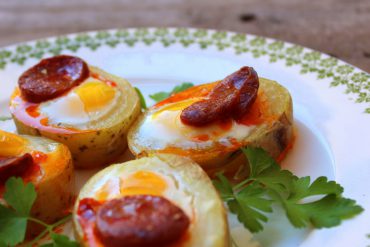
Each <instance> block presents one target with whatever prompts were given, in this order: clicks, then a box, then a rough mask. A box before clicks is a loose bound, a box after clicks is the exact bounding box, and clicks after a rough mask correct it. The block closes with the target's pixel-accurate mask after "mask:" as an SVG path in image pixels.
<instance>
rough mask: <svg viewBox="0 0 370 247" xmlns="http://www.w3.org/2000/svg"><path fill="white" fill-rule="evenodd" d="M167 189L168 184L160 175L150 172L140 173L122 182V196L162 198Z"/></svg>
mask: <svg viewBox="0 0 370 247" xmlns="http://www.w3.org/2000/svg"><path fill="white" fill-rule="evenodd" d="M166 189H167V182H166V181H165V179H163V178H162V177H161V176H160V175H158V174H156V173H154V172H150V171H138V172H135V173H134V174H132V175H130V176H129V177H127V178H124V179H122V180H121V186H120V192H121V195H154V196H160V195H163V193H164V192H165V191H166Z"/></svg>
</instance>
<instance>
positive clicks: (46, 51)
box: [0, 28, 370, 114]
mask: <svg viewBox="0 0 370 247" xmlns="http://www.w3.org/2000/svg"><path fill="white" fill-rule="evenodd" d="M155 42H160V43H161V44H162V45H163V46H164V47H169V46H171V45H174V44H181V45H182V46H183V47H189V46H192V45H196V46H199V47H200V48H201V49H207V48H209V47H216V48H217V49H218V50H219V51H222V50H224V49H232V50H233V51H234V52H235V54H243V53H250V54H252V56H253V57H255V58H259V57H268V58H269V61H270V62H271V63H275V62H277V61H279V60H280V61H284V62H285V65H286V66H288V67H290V66H299V68H300V73H301V74H307V73H311V74H312V73H313V74H315V75H316V76H317V78H318V79H324V78H328V79H330V80H331V83H330V86H332V87H336V86H339V85H343V86H345V87H346V90H345V93H347V94H351V96H352V97H353V98H354V100H355V102H357V103H362V104H364V105H365V108H366V109H365V113H368V114H370V75H369V74H368V73H365V72H363V71H361V70H358V69H356V68H355V67H353V66H351V65H348V64H346V63H343V62H341V61H339V60H338V59H336V58H333V57H329V56H327V55H324V54H322V53H320V52H316V51H312V50H310V49H307V48H304V47H301V46H298V45H293V44H289V43H285V42H282V41H277V40H273V39H268V38H263V37H258V36H254V35H248V34H240V33H231V32H224V31H213V30H206V29H188V28H137V29H122V30H112V31H99V32H90V33H80V34H76V35H68V36H60V37H57V38H51V39H46V40H38V41H35V42H29V43H25V44H20V45H18V46H16V47H15V48H14V49H12V48H9V49H7V48H5V49H1V50H0V70H1V69H4V68H5V67H6V65H7V64H10V63H16V64H20V65H22V64H24V62H25V61H26V60H27V59H28V58H36V59H40V58H42V57H44V56H46V55H58V54H60V53H62V52H65V51H69V52H76V51H78V50H79V49H80V48H82V47H85V48H89V49H91V50H92V51H94V50H97V49H98V48H100V47H102V46H108V47H112V48H114V47H116V46H117V45H120V44H126V45H127V46H128V47H133V46H135V45H136V44H138V43H142V44H145V45H148V46H150V45H152V44H153V43H155Z"/></svg>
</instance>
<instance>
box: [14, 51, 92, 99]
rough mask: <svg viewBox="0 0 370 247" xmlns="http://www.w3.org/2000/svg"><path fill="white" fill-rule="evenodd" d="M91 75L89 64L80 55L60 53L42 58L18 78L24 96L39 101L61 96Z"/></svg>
mask: <svg viewBox="0 0 370 247" xmlns="http://www.w3.org/2000/svg"><path fill="white" fill-rule="evenodd" d="M88 76H89V68H88V66H87V64H86V63H85V62H84V61H83V60H82V59H81V58H78V57H73V56H67V55H60V56H55V57H51V58H47V59H43V60H41V61H40V62H39V63H38V64H36V65H35V66H33V67H32V68H30V69H28V70H27V71H25V72H24V73H23V74H22V75H21V76H20V77H19V80H18V85H19V89H20V91H21V94H22V96H23V97H24V98H25V99H26V100H27V101H29V102H33V103H39V102H43V101H46V100H50V99H53V98H56V97H58V96H60V95H61V94H63V93H65V92H67V91H69V90H70V89H71V88H73V87H75V86H77V85H79V84H80V83H81V82H82V81H84V80H85V79H86V78H87V77H88Z"/></svg>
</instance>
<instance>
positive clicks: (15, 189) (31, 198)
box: [4, 177, 36, 217]
mask: <svg viewBox="0 0 370 247" xmlns="http://www.w3.org/2000/svg"><path fill="white" fill-rule="evenodd" d="M5 188H6V191H5V193H4V199H5V200H6V202H7V203H8V204H9V205H10V206H11V207H12V208H13V209H14V210H15V212H16V214H17V215H18V216H23V217H28V216H29V214H30V211H31V208H32V205H33V203H34V202H35V199H36V190H35V186H34V185H33V184H31V183H28V184H26V185H24V182H23V180H22V179H21V178H15V177H11V178H10V179H8V180H7V181H6V184H5Z"/></svg>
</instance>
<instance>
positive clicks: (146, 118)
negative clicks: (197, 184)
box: [128, 78, 293, 180]
mask: <svg viewBox="0 0 370 247" xmlns="http://www.w3.org/2000/svg"><path fill="white" fill-rule="evenodd" d="M216 84H217V82H215V83H210V84H204V85H200V86H195V87H192V88H190V89H188V90H186V91H183V92H180V93H178V94H175V95H172V96H171V97H170V98H168V99H166V100H164V101H162V102H159V103H158V104H157V105H154V106H153V107H151V108H149V109H148V110H147V111H146V112H145V114H143V115H142V116H141V117H139V118H138V119H137V121H136V122H135V123H134V124H133V126H132V127H131V129H130V130H129V133H128V143H129V148H130V150H131V152H132V153H133V154H134V155H135V156H137V157H144V156H148V155H152V154H154V153H172V154H177V155H182V156H187V157H189V158H191V159H193V160H194V161H195V162H197V163H198V164H200V165H201V166H202V168H203V169H205V171H206V172H207V173H208V174H209V175H211V176H213V175H214V174H216V173H218V172H224V173H226V174H227V175H228V176H229V177H231V178H234V179H236V180H238V179H241V178H243V177H245V176H246V175H247V174H248V170H247V166H245V164H246V162H247V161H246V159H245V157H244V155H242V153H241V151H240V147H245V146H248V145H252V146H256V147H262V148H264V149H265V150H266V151H267V152H268V153H269V154H270V155H271V156H272V157H274V158H276V159H282V156H283V154H285V153H286V152H285V151H286V150H287V149H289V147H290V146H291V144H292V140H293V111H292V99H291V96H290V94H289V92H288V90H287V89H286V88H284V87H283V86H281V85H280V84H278V83H277V82H275V81H272V80H268V79H264V78H260V79H259V91H258V96H257V99H256V101H255V102H254V104H253V105H252V107H251V109H250V111H249V113H247V114H246V115H245V116H244V117H243V119H242V120H241V121H239V122H237V121H234V120H228V121H226V122H218V123H215V124H210V125H207V126H204V127H193V126H188V125H185V124H183V123H182V122H181V120H180V113H181V111H182V110H183V109H184V108H186V107H187V106H189V105H190V104H192V103H193V102H197V101H200V100H201V99H203V98H204V96H205V95H207V94H208V93H209V91H210V90H211V89H212V88H213V87H214V86H215V85H216ZM215 133H216V134H215Z"/></svg>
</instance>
